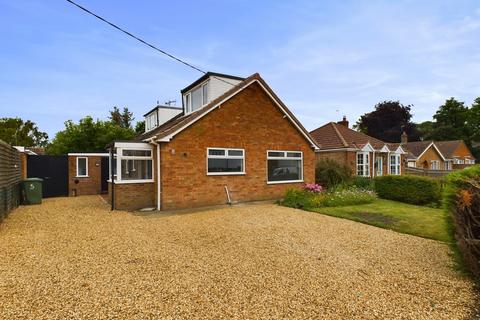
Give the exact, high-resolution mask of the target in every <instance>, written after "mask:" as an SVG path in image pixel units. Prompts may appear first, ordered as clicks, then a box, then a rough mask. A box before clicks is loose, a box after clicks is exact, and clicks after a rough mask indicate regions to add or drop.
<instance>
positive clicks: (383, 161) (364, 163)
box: [310, 117, 406, 177]
mask: <svg viewBox="0 0 480 320" xmlns="http://www.w3.org/2000/svg"><path fill="white" fill-rule="evenodd" d="M348 124H349V123H348V121H347V119H346V117H343V120H342V121H339V122H336V123H335V122H329V123H327V124H325V125H323V126H321V127H319V128H317V129H315V130H313V131H311V132H310V135H311V136H312V138H313V139H314V140H315V142H316V143H317V145H318V146H319V149H318V150H316V151H315V152H316V160H317V161H320V160H322V159H332V160H335V161H337V162H339V163H343V164H346V165H347V166H349V167H350V168H351V169H352V172H353V173H354V174H355V175H357V176H362V177H375V176H382V175H387V174H394V175H400V174H402V173H403V172H404V167H405V156H406V152H405V150H404V149H403V148H402V147H401V146H400V144H399V143H386V142H384V141H381V140H378V139H376V138H374V137H370V136H368V135H366V134H364V133H361V132H358V131H355V130H353V129H350V128H349V127H348Z"/></svg>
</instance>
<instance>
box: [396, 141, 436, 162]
mask: <svg viewBox="0 0 480 320" xmlns="http://www.w3.org/2000/svg"><path fill="white" fill-rule="evenodd" d="M432 142H433V141H431V140H424V141H414V142H407V143H404V144H402V146H403V147H404V148H405V149H407V150H408V152H409V153H411V154H412V155H413V156H414V157H415V158H418V156H419V155H421V154H422V153H423V151H425V149H426V148H427V147H428V146H429V145H430V144H432Z"/></svg>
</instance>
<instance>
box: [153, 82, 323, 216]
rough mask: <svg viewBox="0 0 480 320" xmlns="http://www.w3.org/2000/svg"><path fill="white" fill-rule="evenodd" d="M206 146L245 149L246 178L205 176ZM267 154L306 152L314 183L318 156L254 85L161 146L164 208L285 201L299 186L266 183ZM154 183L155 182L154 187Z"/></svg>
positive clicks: (306, 177)
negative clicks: (288, 194)
mask: <svg viewBox="0 0 480 320" xmlns="http://www.w3.org/2000/svg"><path fill="white" fill-rule="evenodd" d="M208 147H223V148H242V149H245V171H246V174H245V175H242V176H207V174H206V161H207V160H206V152H207V148H208ZM267 150H292V151H293V150H298V151H303V162H304V181H305V182H313V181H314V175H315V172H314V164H315V154H314V151H313V149H312V148H311V146H310V145H309V143H308V142H307V141H305V139H304V138H303V136H301V134H300V133H299V132H298V131H297V129H295V128H294V126H293V125H292V124H291V123H290V121H289V120H288V119H286V118H284V117H283V113H282V112H281V111H280V110H279V109H278V108H277V107H276V105H275V104H274V102H273V101H272V100H271V99H270V98H269V97H268V96H267V94H266V93H265V92H264V91H263V89H261V88H260V87H259V85H258V84H252V85H251V86H249V87H247V88H246V89H244V90H243V91H242V92H240V93H239V94H237V95H236V96H234V97H233V98H232V99H230V100H228V101H227V102H225V103H224V104H223V105H222V106H221V107H220V108H218V109H216V110H214V111H212V112H210V113H209V114H208V115H207V116H205V117H203V118H202V119H201V120H199V121H197V122H196V123H194V124H193V125H191V126H190V127H189V128H187V129H186V130H184V131H183V132H181V133H180V134H178V135H177V136H176V137H174V139H173V140H172V141H171V142H169V143H162V145H161V175H162V198H161V200H162V209H179V208H188V207H195V206H205V205H216V204H224V203H226V202H227V196H226V194H225V188H224V187H225V186H227V187H228V189H229V190H230V192H231V197H232V200H233V201H252V200H264V199H278V198H281V197H282V196H283V194H284V192H285V190H286V189H287V188H292V187H298V186H300V185H301V184H299V183H294V184H276V185H268V184H267ZM155 185H156V184H155Z"/></svg>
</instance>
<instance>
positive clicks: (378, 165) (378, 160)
mask: <svg viewBox="0 0 480 320" xmlns="http://www.w3.org/2000/svg"><path fill="white" fill-rule="evenodd" d="M375 175H376V176H382V175H383V157H378V156H377V157H375Z"/></svg>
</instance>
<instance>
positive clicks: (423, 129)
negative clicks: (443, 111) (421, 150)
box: [416, 121, 433, 140]
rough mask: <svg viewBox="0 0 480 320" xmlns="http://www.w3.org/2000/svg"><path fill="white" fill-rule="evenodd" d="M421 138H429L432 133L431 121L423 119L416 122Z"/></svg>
mask: <svg viewBox="0 0 480 320" xmlns="http://www.w3.org/2000/svg"><path fill="white" fill-rule="evenodd" d="M416 126H417V129H418V131H419V132H420V137H421V139H422V140H431V139H432V133H433V121H424V122H420V123H417V124H416Z"/></svg>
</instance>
